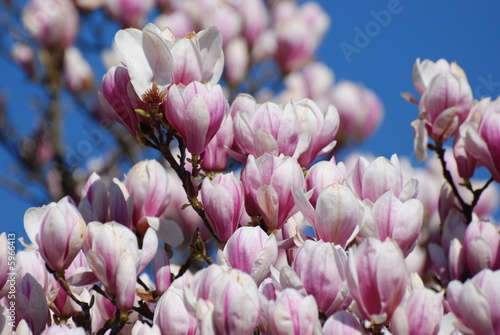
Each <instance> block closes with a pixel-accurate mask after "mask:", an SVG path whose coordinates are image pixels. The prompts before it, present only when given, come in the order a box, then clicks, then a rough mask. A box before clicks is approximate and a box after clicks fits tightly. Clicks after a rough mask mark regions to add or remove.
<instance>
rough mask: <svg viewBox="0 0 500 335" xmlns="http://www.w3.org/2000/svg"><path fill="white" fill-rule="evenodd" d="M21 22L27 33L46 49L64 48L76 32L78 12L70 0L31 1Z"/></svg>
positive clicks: (71, 40) (70, 43)
mask: <svg viewBox="0 0 500 335" xmlns="http://www.w3.org/2000/svg"><path fill="white" fill-rule="evenodd" d="M22 21H23V24H24V26H25V27H26V29H27V30H28V32H29V33H30V34H31V35H33V37H35V38H36V39H37V40H38V41H39V42H40V44H42V45H43V46H44V47H46V48H51V47H60V48H66V47H69V46H70V45H72V44H73V42H74V41H75V37H76V34H77V32H78V24H79V23H78V11H77V10H76V8H75V6H74V5H73V3H72V1H70V0H31V1H30V2H29V3H28V4H27V6H26V7H25V8H24V10H23V13H22Z"/></svg>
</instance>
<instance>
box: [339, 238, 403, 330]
mask: <svg viewBox="0 0 500 335" xmlns="http://www.w3.org/2000/svg"><path fill="white" fill-rule="evenodd" d="M347 284H348V285H349V290H350V293H351V295H352V296H353V298H354V300H356V303H357V307H358V309H359V311H360V312H361V314H362V316H363V317H364V318H365V319H366V320H369V321H370V322H371V323H372V324H384V323H386V322H387V321H388V320H390V319H391V317H392V313H394V311H395V309H396V308H397V307H398V305H399V303H400V302H401V300H402V299H403V297H404V294H405V290H406V266H405V260H404V257H403V253H402V252H401V249H400V248H399V247H398V245H397V244H396V243H395V242H394V241H392V240H389V239H388V240H385V241H384V242H381V241H380V240H377V239H373V238H367V239H365V240H364V241H363V242H361V243H360V244H359V245H358V247H357V248H355V249H351V251H350V253H349V260H348V270H347Z"/></svg>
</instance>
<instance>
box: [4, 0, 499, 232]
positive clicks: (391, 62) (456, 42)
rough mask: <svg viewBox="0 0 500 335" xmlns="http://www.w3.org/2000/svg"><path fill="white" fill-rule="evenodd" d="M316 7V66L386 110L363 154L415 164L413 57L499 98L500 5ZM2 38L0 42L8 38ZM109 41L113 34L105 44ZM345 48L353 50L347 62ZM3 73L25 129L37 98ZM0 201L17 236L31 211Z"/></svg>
mask: <svg viewBox="0 0 500 335" xmlns="http://www.w3.org/2000/svg"><path fill="white" fill-rule="evenodd" d="M319 2H320V4H321V5H322V6H323V7H324V8H325V10H326V11H327V12H328V14H329V15H330V16H331V18H332V24H331V27H330V30H329V32H328V34H327V36H326V37H325V40H324V42H323V44H322V46H321V48H320V50H319V54H318V60H320V61H322V62H324V63H326V64H327V65H329V66H330V67H331V68H332V69H333V70H334V72H335V76H336V79H337V80H339V79H348V80H352V81H356V82H360V83H362V84H364V85H365V86H366V87H368V88H370V89H372V90H374V91H375V92H376V93H377V94H378V96H379V97H380V98H381V100H382V101H383V104H384V106H385V112H386V114H385V119H384V120H383V123H382V125H381V127H380V128H379V130H378V132H377V133H376V134H375V135H374V136H373V137H372V138H370V139H369V140H368V141H367V142H366V143H364V144H363V145H362V146H361V147H360V148H359V149H360V150H363V151H369V152H371V153H373V154H374V155H377V156H386V157H390V156H391V155H392V154H393V153H397V154H398V155H400V156H406V157H409V158H410V159H411V160H412V162H414V163H416V161H415V159H414V158H413V130H412V128H411V127H410V122H411V121H412V120H414V119H415V118H416V117H417V108H416V106H414V105H411V104H409V103H407V102H405V101H403V99H402V98H401V97H400V93H401V92H413V93H415V91H414V88H413V84H412V78H411V71H412V66H413V63H414V62H415V59H416V58H417V57H420V58H422V59H425V58H430V59H432V60H437V59H439V58H445V59H447V60H449V61H456V62H457V63H458V64H459V65H460V66H461V67H462V68H463V69H464V70H465V72H466V73H467V76H468V78H469V82H470V85H471V87H472V90H473V92H474V96H475V98H480V97H481V96H492V97H493V98H496V97H497V96H498V95H499V94H500V40H499V36H500V20H499V19H498V18H499V17H500V2H497V1H493V0H483V1H475V2H473V1H465V0H462V1H430V0H422V1H420V0H413V1H411V0H400V1H396V0H390V1H369V0H363V1H361V0H359V1H349V0H337V1H332V0H323V1H319ZM381 11H382V12H381ZM384 11H385V12H384ZM391 11H392V13H391ZM381 13H391V15H390V17H388V16H387V15H386V16H383V14H381ZM381 16H382V17H384V18H385V21H382V22H381V23H380V22H379V21H377V17H378V18H379V20H382V19H381V18H380V17H381ZM360 31H361V32H364V33H367V32H368V33H369V34H367V35H366V36H367V37H368V40H367V39H365V40H364V41H361V40H362V38H361V37H359V36H357V35H359V34H360V33H359V32H360ZM2 34H4V36H1V38H2V39H4V41H5V39H6V38H7V36H5V34H6V32H5V31H4V32H2ZM112 36H113V34H110V36H109V40H111V38H112ZM106 38H107V36H106ZM361 42H363V43H361ZM3 44H4V45H5V44H6V43H3ZM342 46H344V49H345V48H346V46H352V47H353V48H356V49H357V50H356V52H355V53H352V54H350V55H346V53H345V52H343V50H342ZM0 70H1V73H2V75H0V90H1V91H2V93H3V94H5V95H6V97H7V98H8V105H7V107H8V110H9V112H10V113H11V114H12V115H13V121H14V122H15V124H16V126H18V127H20V128H21V129H25V130H26V129H29V128H30V126H31V124H32V119H33V115H34V114H33V112H31V111H30V107H29V104H28V103H27V98H26V97H27V95H28V96H29V94H31V93H35V94H36V93H37V92H36V91H34V90H32V89H29V88H28V89H26V87H27V86H26V84H27V81H26V79H25V78H24V75H23V74H22V73H21V72H20V71H19V70H18V69H15V68H12V64H11V63H10V62H8V61H6V60H5V58H1V59H0ZM100 76H101V74H99V75H98V76H97V77H98V78H100ZM26 90H27V91H26ZM75 120H76V121H74V122H81V120H80V121H78V119H75ZM71 142H73V143H75V142H74V140H72V141H71ZM9 162H10V160H8V159H7V158H6V153H5V151H4V150H3V149H0V165H1V166H2V168H1V169H0V171H1V172H2V173H4V172H5V171H8V170H9V169H10V167H9V165H8V164H9ZM0 199H1V201H0V217H1V219H0V232H2V231H9V232H16V233H17V234H18V235H19V236H20V235H21V234H22V232H23V227H22V223H23V215H24V212H25V211H26V209H27V208H29V207H30V206H31V205H30V204H29V203H27V202H25V201H22V200H20V199H19V198H18V197H16V196H15V195H12V194H11V193H10V192H6V191H4V190H3V189H0Z"/></svg>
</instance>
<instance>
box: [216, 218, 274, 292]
mask: <svg viewBox="0 0 500 335" xmlns="http://www.w3.org/2000/svg"><path fill="white" fill-rule="evenodd" d="M277 257H278V243H277V241H276V237H275V236H274V235H273V234H271V235H267V234H266V233H265V232H264V231H263V230H262V229H261V228H260V227H241V228H239V229H238V230H236V232H235V233H234V234H233V235H232V236H231V238H229V240H228V241H227V243H226V245H225V246H224V250H223V252H222V254H221V258H223V259H222V260H223V262H225V263H227V265H229V266H230V267H232V268H235V269H240V270H242V271H244V272H246V273H248V274H249V275H250V276H251V277H252V278H253V280H254V281H255V282H256V283H257V285H260V283H261V282H262V281H263V280H264V279H265V278H266V277H267V276H269V274H270V272H271V269H270V268H271V266H272V265H273V264H274V262H275V261H276V258H277ZM218 263H221V262H218Z"/></svg>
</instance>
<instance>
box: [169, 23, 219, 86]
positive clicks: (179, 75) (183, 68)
mask: <svg viewBox="0 0 500 335" xmlns="http://www.w3.org/2000/svg"><path fill="white" fill-rule="evenodd" d="M162 35H163V37H164V38H165V39H166V41H167V44H168V45H169V48H170V52H171V53H172V57H173V60H174V72H173V83H174V84H183V85H188V84H189V83H191V82H194V81H198V82H202V83H210V84H211V85H216V84H217V82H218V81H219V79H220V77H221V75H222V70H223V68H224V54H223V52H222V41H223V38H222V36H221V33H220V32H219V30H218V29H217V28H216V27H210V28H207V29H205V30H202V31H200V32H198V33H192V32H188V34H187V35H186V37H185V38H178V39H176V38H174V36H173V35H172V32H171V31H170V30H168V29H166V30H164V31H163V32H162Z"/></svg>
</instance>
